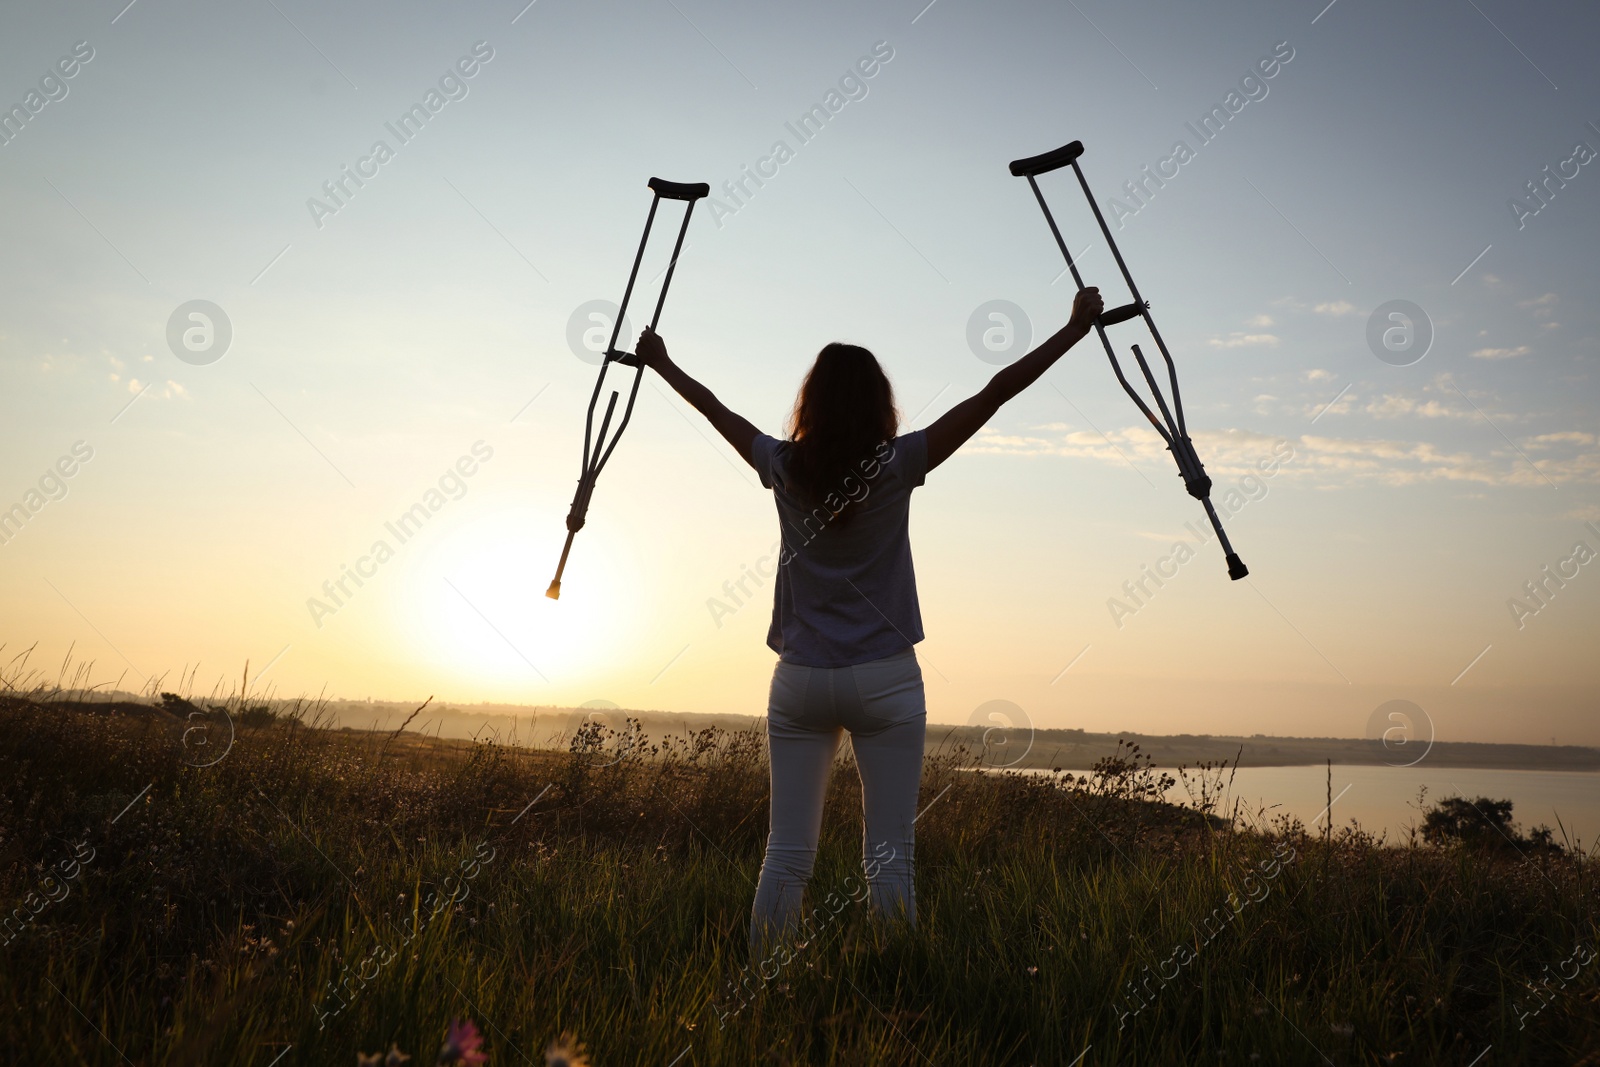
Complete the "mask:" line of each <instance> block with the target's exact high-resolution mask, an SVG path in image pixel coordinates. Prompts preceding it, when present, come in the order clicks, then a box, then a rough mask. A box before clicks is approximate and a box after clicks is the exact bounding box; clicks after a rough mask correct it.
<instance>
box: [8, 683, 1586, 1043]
mask: <svg viewBox="0 0 1600 1067" xmlns="http://www.w3.org/2000/svg"><path fill="white" fill-rule="evenodd" d="M25 688H26V687H22V686H15V685H13V686H11V687H10V688H9V690H8V692H7V695H5V696H3V697H0V902H3V904H4V907H5V909H6V914H7V915H8V916H12V917H13V920H15V916H16V915H17V909H18V908H20V909H22V913H24V914H25V915H26V916H27V921H26V922H25V923H20V924H18V923H16V922H15V921H14V922H13V929H11V930H9V931H8V932H7V933H6V934H5V935H0V940H5V938H8V937H9V938H10V940H9V941H8V943H6V944H5V945H4V947H3V948H0V1049H3V1052H0V1060H4V1061H5V1062H8V1063H19V1064H23V1063H25V1064H55V1063H61V1064H78V1063H89V1064H107V1065H110V1064H122V1063H133V1064H140V1065H144V1064H208V1065H209V1064H253V1065H260V1067H265V1065H268V1064H272V1063H274V1062H277V1063H282V1064H289V1063H314V1064H323V1063H332V1064H353V1063H355V1058H356V1055H357V1053H358V1052H361V1051H367V1052H371V1051H373V1050H386V1049H388V1048H389V1047H390V1045H391V1043H397V1044H398V1046H399V1047H400V1048H401V1049H404V1050H406V1051H408V1052H411V1053H413V1054H415V1055H417V1057H418V1060H417V1062H425V1060H426V1059H427V1058H431V1056H432V1053H433V1050H434V1049H435V1048H436V1047H437V1046H438V1042H439V1037H440V1035H441V1034H443V1033H444V1031H445V1028H446V1026H447V1025H448V1024H449V1023H450V1021H451V1020H453V1019H458V1018H459V1019H471V1020H473V1021H475V1022H476V1024H477V1026H478V1027H479V1028H480V1029H481V1030H482V1031H483V1033H484V1035H485V1051H487V1052H488V1053H489V1056H490V1060H489V1062H490V1063H491V1064H494V1063H499V1064H515V1063H522V1062H528V1063H536V1062H542V1058H543V1050H544V1049H545V1047H546V1045H547V1044H548V1043H549V1042H550V1041H551V1039H552V1038H554V1037H556V1036H557V1035H558V1034H561V1033H563V1032H569V1031H570V1032H571V1033H573V1034H575V1035H577V1037H578V1038H579V1039H581V1040H582V1041H584V1042H586V1043H587V1045H588V1049H589V1057H590V1059H591V1061H592V1062H593V1063H594V1064H596V1065H598V1067H609V1065H618V1064H657V1065H662V1067H665V1065H667V1064H673V1063H676V1064H679V1065H688V1064H696V1065H705V1064H753V1063H778V1064H786V1063H847V1064H856V1063H863V1064H864V1063H907V1064H912V1063H916V1064H941V1065H942V1064H968V1063H975V1064H1045V1063H1061V1064H1070V1063H1073V1062H1081V1063H1083V1064H1096V1063H1138V1064H1165V1063H1208V1064H1209V1063H1241V1064H1249V1063H1267V1064H1298V1063H1307V1064H1313V1063H1333V1064H1356V1063H1390V1062H1410V1063H1430V1064H1431V1063H1437V1064H1461V1065H1463V1067H1465V1065H1467V1064H1471V1063H1474V1062H1479V1063H1482V1064H1488V1063H1494V1064H1504V1063H1573V1062H1578V1061H1579V1060H1582V1059H1583V1057H1585V1056H1588V1057H1589V1059H1588V1060H1586V1061H1585V1062H1589V1063H1600V1024H1597V1019H1600V962H1597V963H1581V964H1580V963H1579V962H1577V961H1578V960H1581V959H1582V955H1581V953H1580V954H1579V955H1577V956H1575V955H1574V948H1575V946H1578V945H1586V946H1588V947H1589V948H1590V949H1591V950H1592V949H1594V948H1596V947H1597V945H1600V931H1597V927H1596V914H1597V912H1596V902H1597V901H1596V898H1597V892H1596V886H1595V880H1594V877H1593V875H1592V873H1591V871H1590V869H1589V864H1588V861H1587V858H1586V857H1583V856H1578V855H1574V854H1572V853H1570V852H1562V851H1560V850H1554V849H1551V850H1542V851H1537V852H1530V853H1522V852H1518V851H1515V850H1506V849H1498V850H1496V849H1489V848H1482V847H1471V848H1469V847H1435V846H1432V845H1426V844H1423V843H1421V842H1419V841H1413V842H1412V843H1410V844H1408V845H1405V846H1402V847H1395V846H1383V845H1380V844H1379V843H1378V842H1375V841H1374V840H1372V839H1371V838H1369V837H1368V836H1366V835H1364V834H1362V833H1360V832H1356V831H1353V830H1345V831H1341V832H1338V833H1333V834H1330V835H1327V836H1326V837H1324V836H1323V835H1322V834H1320V833H1318V834H1308V833H1307V832H1306V831H1305V828H1304V827H1302V826H1300V825H1299V824H1298V823H1295V822H1293V821H1292V820H1279V821H1278V822H1277V823H1276V824H1272V825H1268V824H1264V823H1263V822H1262V821H1261V820H1260V819H1259V818H1256V819H1249V818H1243V817H1230V818H1225V819H1224V818H1218V817H1216V814H1214V813H1213V809H1221V810H1222V812H1223V813H1224V814H1227V815H1229V816H1233V815H1234V813H1232V812H1227V811H1226V810H1225V801H1219V799H1218V798H1219V796H1220V795H1221V794H1220V792H1219V791H1220V790H1221V789H1223V788H1225V782H1224V781H1223V775H1224V774H1225V773H1226V768H1218V767H1213V768H1208V769H1205V770H1203V771H1201V772H1200V773H1201V774H1202V775H1203V776H1204V778H1203V780H1202V779H1196V780H1195V781H1194V784H1193V785H1192V786H1191V790H1192V792H1193V793H1194V795H1196V796H1197V797H1198V798H1200V799H1197V800H1196V801H1195V802H1194V803H1193V804H1192V805H1190V806H1187V807H1173V806H1169V805H1166V804H1162V803H1159V802H1157V801H1158V799H1159V796H1160V795H1161V793H1162V792H1163V791H1164V790H1163V789H1162V783H1161V782H1160V781H1159V779H1158V778H1157V777H1156V774H1155V772H1154V771H1152V770H1151V769H1150V767H1149V763H1148V761H1147V760H1141V758H1140V755H1139V754H1138V753H1137V752H1130V751H1129V750H1127V749H1124V748H1119V749H1118V750H1117V751H1116V752H1113V753H1108V754H1107V758H1106V759H1105V760H1104V761H1102V763H1101V765H1100V766H1099V767H1097V768H1096V770H1095V771H1094V772H1091V773H1090V774H1088V775H1084V776H1081V777H1076V776H1072V775H1068V774H1064V773H1060V774H1053V775H1042V776H1041V775H1018V774H976V773H971V772H972V771H973V770H974V768H975V767H976V766H977V764H978V763H979V758H980V756H981V753H973V752H968V751H965V750H953V751H950V752H946V753H943V754H941V755H939V756H937V757H934V758H931V759H930V760H929V761H928V763H927V766H926V770H925V775H924V781H923V795H922V799H921V805H922V808H923V814H922V815H921V817H920V819H919V822H918V824H917V830H918V834H917V857H916V870H917V892H918V909H919V925H918V927H917V929H916V930H915V931H911V930H907V929H905V928H903V927H900V926H897V925H894V924H883V923H879V922H877V921H874V920H873V919H872V917H871V916H869V915H868V914H866V912H865V909H864V906H863V905H861V904H859V903H856V902H855V900H854V899H853V897H852V893H851V890H850V887H851V886H852V885H855V884H858V881H854V880H859V877H860V864H861V830H860V814H859V812H860V790H859V784H858V783H857V781H856V778H855V771H854V768H853V767H852V766H850V765H849V763H848V762H847V761H845V762H841V764H840V766H839V767H838V768H837V771H836V773H835V775H834V777H833V780H832V782H831V784H830V795H829V800H828V809H827V816H826V820H825V824H824V827H823V834H822V844H821V849H820V854H819V857H818V862H817V866H816V873H815V876H814V880H813V883H812V890H811V894H810V900H811V902H812V904H813V905H818V906H821V907H823V908H824V913H823V914H824V916H825V919H826V921H823V922H819V923H818V925H817V928H816V931H815V932H814V933H813V934H812V935H811V936H810V937H809V938H808V939H807V940H804V941H797V942H792V943H790V944H788V945H786V946H785V948H784V952H783V955H782V957H778V958H773V959H767V960H762V959H754V960H753V959H752V958H751V956H750V953H749V950H748V947H747V944H746V937H747V933H746V932H747V928H748V919H749V909H750V905H751V899H752V895H753V883H754V881H755V878H756V876H757V872H758V870H759V866H760V860H761V851H762V846H763V843H764V840H765V833H766V824H767V782H766V774H767V768H766V755H765V744H764V739H763V738H762V737H761V736H759V735H758V734H755V733H731V734H730V733H726V732H721V731H716V730H707V731H703V732H700V733H695V734H689V735H685V736H682V737H678V738H675V739H670V740H668V741H667V742H665V743H655V744H650V745H646V744H643V743H641V742H639V740H638V739H637V738H636V737H635V738H631V739H630V738H629V737H627V736H623V737H617V736H615V735H611V734H609V732H608V731H605V730H603V729H590V730H587V731H584V732H583V733H581V734H580V735H578V736H575V737H574V738H572V744H571V746H570V749H569V750H568V751H562V752H547V751H530V750H527V749H520V748H512V747H508V746H505V745H501V744H499V743H497V742H496V741H494V740H485V741H480V742H478V743H448V742H437V743H436V742H427V741H425V740H423V739H420V738H418V737H416V736H415V735H412V734H405V733H401V734H399V735H393V734H366V733H358V732H351V731H334V730H326V729H319V728H317V727H316V725H315V722H316V716H317V707H316V705H314V704H311V705H304V706H300V707H298V708H294V707H289V708H286V707H284V706H283V705H274V706H273V707H272V708H268V709H267V710H266V713H261V712H257V713H255V714H253V715H252V714H247V712H249V710H250V709H251V708H260V707H263V705H262V704H260V703H259V702H254V701H249V700H245V699H244V698H243V696H242V695H241V694H232V695H222V696H218V695H216V694H213V697H212V698H211V699H210V700H196V701H194V702H193V703H187V702H184V701H180V700H169V701H167V703H166V706H164V707H163V706H158V705H150V706H142V705H130V704H94V703H92V702H88V701H85V700H84V699H81V694H63V693H60V692H58V691H56V690H54V689H52V688H50V687H48V686H46V687H42V688H40V687H35V688H34V689H33V690H32V691H31V692H24V691H23V690H24V689H25ZM241 689H243V686H242V685H241ZM52 696H54V699H48V698H50V697H52ZM68 696H71V697H73V699H68V698H67V697H68ZM212 708H220V709H224V713H225V715H223V718H225V719H227V720H231V722H232V726H233V731H234V734H233V741H232V745H231V748H230V749H228V750H227V752H226V754H225V756H224V757H223V758H221V759H220V760H219V761H216V762H213V763H210V765H206V766H199V765H197V764H201V763H205V762H206V760H200V759H196V758H194V752H195V744H194V741H195V738H194V735H193V734H192V732H190V733H188V734H187V740H188V743H187V744H186V743H185V739H186V731H192V730H193V729H194V728H195V726H194V724H195V722H196V721H200V720H196V719H194V718H193V717H192V711H191V710H190V709H194V710H197V711H199V712H202V713H204V714H203V715H202V720H204V721H206V722H208V723H211V724H212V725H211V726H208V729H220V728H221V727H220V726H217V725H216V723H218V722H221V721H223V718H219V717H218V716H219V713H218V712H215V711H212V710H211V709H212ZM206 716H210V717H209V718H206ZM216 751H217V749H212V750H210V752H209V753H208V755H207V759H209V757H210V755H214V754H215V753H216ZM86 849H87V850H90V851H92V858H89V859H87V860H85V859H84V856H86V855H88V854H89V853H88V852H86V851H85V850H86ZM73 864H76V868H73V866H72V865H73ZM68 871H73V872H74V873H73V874H72V876H70V877H69V876H68V874H67V872H68ZM50 879H54V882H53V884H51V883H50V882H49V880H50ZM30 894H31V895H30ZM830 899H831V900H832V901H833V902H834V903H832V904H829V903H827V901H829V900H830ZM41 901H43V902H44V903H43V906H42V907H37V905H38V904H39V902H41ZM839 902H842V905H841V904H839ZM836 907H837V914H836V915H835V914H834V910H835V908H836ZM1591 957H1592V952H1591ZM1562 974H1571V975H1572V977H1570V978H1565V979H1563V978H1561V977H1559V976H1560V975H1562ZM1541 981H1542V982H1543V983H1544V984H1543V985H1542V986H1538V987H1537V988H1538V995H1537V996H1535V994H1534V992H1533V991H1532V989H1531V988H1530V986H1532V985H1534V984H1536V983H1539V982H1541ZM1563 983H1564V984H1563ZM1534 1008H1538V1009H1539V1010H1538V1011H1537V1012H1536V1013H1535V1012H1534V1011H1533V1009H1534ZM1491 1046H1492V1051H1490V1052H1489V1053H1488V1055H1487V1056H1485V1057H1484V1058H1483V1059H1482V1060H1481V1061H1480V1060H1476V1059H1475V1058H1476V1057H1479V1056H1480V1055H1482V1054H1483V1053H1484V1050H1485V1049H1486V1048H1490V1047H1491ZM280 1056H281V1057H282V1058H281V1059H279V1058H278V1057H280ZM1080 1057H1081V1059H1080Z"/></svg>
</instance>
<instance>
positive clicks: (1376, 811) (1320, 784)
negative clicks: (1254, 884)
mask: <svg viewBox="0 0 1600 1067" xmlns="http://www.w3.org/2000/svg"><path fill="white" fill-rule="evenodd" d="M1165 770H1166V771H1167V773H1169V774H1171V775H1172V776H1173V777H1174V778H1176V777H1177V776H1178V772H1177V771H1176V770H1173V769H1170V768H1165ZM1039 773H1048V772H1039ZM1075 773H1076V772H1075ZM1327 776H1328V771H1327V768H1326V767H1325V766H1322V765H1315V766H1306V767H1241V768H1240V769H1239V770H1238V772H1237V773H1236V774H1235V775H1234V778H1233V791H1232V794H1231V796H1230V798H1229V799H1228V801H1227V802H1226V804H1225V805H1224V804H1219V805H1218V811H1219V813H1220V812H1221V811H1222V810H1224V808H1226V809H1227V810H1232V807H1233V802H1234V801H1235V800H1237V801H1239V810H1240V813H1241V816H1242V815H1243V813H1244V812H1246V811H1248V812H1250V813H1251V814H1252V815H1253V814H1254V812H1255V811H1256V810H1257V809H1258V808H1260V807H1267V808H1268V811H1267V818H1269V819H1270V817H1271V816H1272V815H1274V814H1278V813H1280V812H1281V813H1287V814H1290V815H1295V816H1298V817H1299V819H1300V821H1301V822H1303V823H1305V825H1306V829H1307V830H1315V829H1318V828H1320V827H1322V826H1323V825H1324V823H1323V822H1321V821H1317V820H1318V819H1319V817H1320V816H1321V815H1322V811H1323V809H1324V808H1326V807H1327V804H1328V798H1327V790H1328V777H1327ZM1424 786H1426V787H1427V790H1428V797H1427V799H1428V802H1429V803H1430V804H1431V803H1436V802H1438V801H1440V800H1443V799H1444V798H1446V797H1453V796H1465V797H1466V798H1467V799H1468V800H1476V799H1477V798H1478V797H1488V798H1489V799H1491V800H1510V801H1511V802H1512V804H1513V808H1512V817H1513V818H1514V819H1515V820H1516V822H1517V823H1518V824H1519V826H1520V828H1521V830H1522V832H1523V833H1527V832H1528V831H1529V830H1531V829H1532V828H1533V827H1535V826H1538V825H1539V824H1541V823H1543V824H1544V825H1546V826H1549V827H1550V828H1551V830H1553V831H1555V840H1556V841H1557V842H1558V843H1560V842H1562V841H1563V837H1562V834H1561V826H1562V825H1564V826H1565V827H1566V832H1567V839H1568V840H1571V841H1572V842H1573V843H1579V842H1581V844H1582V845H1583V846H1584V847H1586V848H1592V847H1593V844H1594V842H1595V840H1596V838H1597V837H1600V773H1594V772H1584V771H1508V770H1485V769H1480V768H1473V767H1442V768H1436V769H1429V768H1428V767H1426V766H1424V765H1419V766H1416V767H1384V766H1360V765H1343V766H1341V765H1340V764H1337V763H1336V764H1334V765H1333V795H1334V803H1333V825H1334V827H1335V828H1336V829H1337V828H1340V827H1345V826H1349V825H1350V822H1351V820H1352V819H1353V820H1355V821H1356V822H1357V823H1358V824H1360V826H1361V828H1362V829H1363V830H1366V831H1367V832H1369V833H1371V834H1373V835H1374V836H1376V835H1379V834H1382V835H1385V836H1386V838H1387V840H1388V841H1389V842H1390V843H1392V844H1393V843H1404V842H1405V841H1406V840H1407V829H1408V828H1409V827H1412V826H1417V827H1420V826H1421V825H1422V815H1421V813H1419V812H1418V810H1417V791H1418V790H1419V789H1421V788H1423V787H1424ZM1167 797H1168V799H1169V800H1171V801H1173V802H1174V803H1184V802H1186V801H1187V800H1188V794H1187V793H1186V792H1185V791H1184V788H1183V786H1182V784H1179V785H1176V786H1174V787H1173V788H1172V791H1171V792H1169V793H1168V794H1167ZM1557 816H1559V817H1560V824H1559V825H1558V823H1557V821H1556V820H1557Z"/></svg>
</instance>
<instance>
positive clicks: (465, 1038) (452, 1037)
mask: <svg viewBox="0 0 1600 1067" xmlns="http://www.w3.org/2000/svg"><path fill="white" fill-rule="evenodd" d="M482 1046H483V1035H482V1034H480V1033H478V1028H477V1027H476V1026H474V1025H473V1024H472V1020H470V1019H468V1020H467V1021H465V1022H463V1021H461V1020H460V1019H452V1020H451V1021H450V1029H449V1030H448V1031H446V1032H445V1035H444V1044H443V1045H440V1046H439V1063H441V1064H447V1063H448V1064H455V1063H460V1064H465V1065H466V1067H477V1065H478V1064H480V1063H483V1062H484V1061H486V1060H487V1059H488V1058H489V1057H488V1056H486V1055H484V1054H483V1053H482V1052H481V1051H479V1050H480V1049H481V1048H482Z"/></svg>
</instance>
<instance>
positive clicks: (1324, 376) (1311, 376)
mask: <svg viewBox="0 0 1600 1067" xmlns="http://www.w3.org/2000/svg"><path fill="white" fill-rule="evenodd" d="M1305 379H1306V381H1308V382H1331V381H1333V371H1331V370H1322V369H1321V368H1320V367H1313V368H1312V369H1311V370H1308V371H1306V372H1305Z"/></svg>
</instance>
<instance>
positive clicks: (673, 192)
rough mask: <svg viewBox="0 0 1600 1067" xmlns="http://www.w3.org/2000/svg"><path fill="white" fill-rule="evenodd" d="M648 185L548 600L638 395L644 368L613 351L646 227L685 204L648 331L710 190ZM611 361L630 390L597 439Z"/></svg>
mask: <svg viewBox="0 0 1600 1067" xmlns="http://www.w3.org/2000/svg"><path fill="white" fill-rule="evenodd" d="M649 186H650V191H651V192H653V193H655V197H654V198H653V199H652V200H651V201H650V214H648V215H646V216H645V220H644V236H643V237H641V238H639V251H638V252H636V253H634V256H633V270H632V271H631V272H629V274H628V287H627V288H626V289H624V290H623V291H622V306H621V307H619V308H617V321H616V323H615V324H614V325H613V326H612V327H611V341H610V343H609V344H607V345H606V352H605V359H604V360H603V361H602V362H601V364H600V376H599V377H598V378H596V379H595V383H594V392H593V393H592V394H590V396H589V412H588V414H587V415H585V416H584V420H583V469H582V471H581V472H580V473H579V475H578V491H577V493H575V494H574V495H573V497H572V509H571V510H570V511H568V512H567V543H566V544H564V545H562V546H561V562H560V563H558V564H556V576H555V578H554V579H552V580H551V582H550V588H549V589H546V590H545V592H544V595H545V596H547V597H549V598H550V599H551V600H559V599H561V573H562V572H563V571H565V570H566V569H567V553H569V552H571V551H572V538H573V537H574V536H575V535H576V534H577V532H578V531H579V530H581V529H583V523H584V520H585V519H586V518H587V517H588V514H589V498H590V497H591V496H593V495H594V483H595V479H596V478H598V477H599V476H600V471H601V470H602V469H603V468H604V467H605V465H606V461H607V460H608V459H610V458H611V452H612V450H613V449H615V448H616V447H617V441H618V439H619V438H621V437H622V431H623V430H625V429H627V428H628V419H630V418H631V417H632V416H633V402H634V399H635V398H636V397H638V395H639V382H640V381H641V380H642V379H643V378H644V364H643V363H640V362H639V361H638V359H636V358H635V357H634V356H633V354H632V353H629V352H623V351H621V350H619V349H618V348H617V335H618V334H620V333H621V332H622V320H623V318H624V317H625V316H626V315H627V313H628V299H629V298H630V297H632V296H633V283H634V281H635V280H636V279H637V278H638V277H639V262H640V261H641V260H642V259H644V248H645V245H647V244H648V243H649V242H650V226H651V224H652V223H654V222H655V219H656V207H657V206H658V205H659V204H660V203H661V200H662V198H663V197H665V198H666V199H668V200H682V201H684V202H685V203H686V204H687V205H688V206H687V207H685V208H684V210H683V225H681V226H679V227H678V241H677V243H676V244H675V245H673V246H672V260H671V262H669V263H668V264H667V275H666V277H665V278H663V279H662V280H661V295H660V296H658V297H657V298H656V310H655V314H653V315H651V316H650V329H652V330H654V329H655V328H656V324H657V323H658V322H660V321H661V306H662V305H663V304H665V303H666V302H667V288H668V286H670V285H671V284H672V272H673V271H674V270H676V269H677V267H678V255H679V253H680V252H682V251H683V237H684V235H685V234H686V233H688V232H689V216H691V215H693V214H694V202H695V201H696V200H699V199H700V198H701V197H703V196H705V195H707V194H708V193H710V192H711V186H709V185H707V184H706V183H705V182H696V183H683V182H669V181H663V180H662V179H660V178H651V179H650V181H649ZM612 363H621V364H622V365H623V366H631V367H633V368H635V369H634V372H633V388H632V389H630V390H629V391H628V403H627V406H626V407H624V408H623V409H622V421H621V422H620V423H618V424H617V429H616V432H615V433H613V434H611V436H610V437H607V436H606V431H607V430H609V429H610V428H611V416H612V415H613V414H615V412H616V410H617V396H618V393H617V391H616V390H615V389H613V390H612V391H611V399H610V400H609V401H608V402H607V403H606V413H605V416H604V417H603V418H602V419H601V420H600V433H599V434H598V435H595V434H594V433H593V430H594V406H595V404H596V403H597V402H598V401H599V399H600V387H601V386H602V385H604V384H605V380H606V370H607V369H609V368H610V366H611V364H612Z"/></svg>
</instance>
